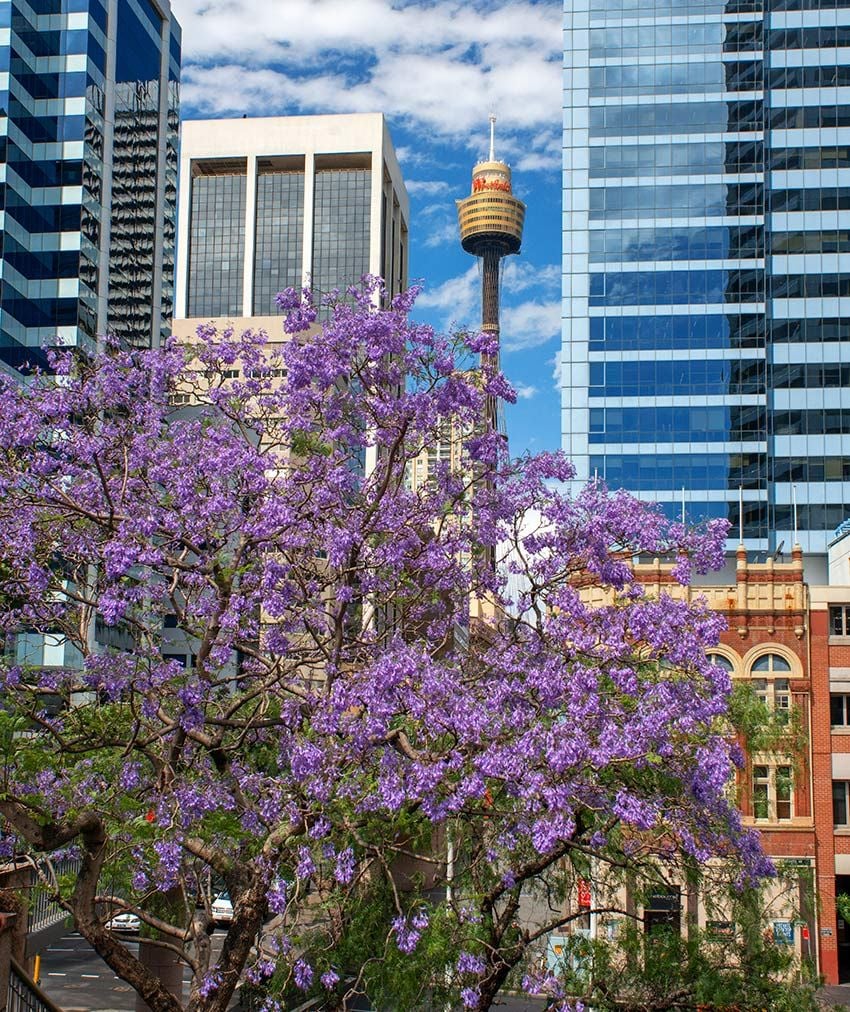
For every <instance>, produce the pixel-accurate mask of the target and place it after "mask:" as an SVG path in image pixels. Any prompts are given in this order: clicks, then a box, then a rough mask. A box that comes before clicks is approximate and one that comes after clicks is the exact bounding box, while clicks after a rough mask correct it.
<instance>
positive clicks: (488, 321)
mask: <svg viewBox="0 0 850 1012" xmlns="http://www.w3.org/2000/svg"><path fill="white" fill-rule="evenodd" d="M503 256H504V250H502V249H500V248H499V247H498V246H496V245H495V244H494V245H488V246H485V247H484V249H483V250H482V253H481V260H482V272H481V273H482V279H481V329H482V330H485V331H487V332H488V333H495V334H498V333H499V262H500V261H501V259H502V257H503Z"/></svg>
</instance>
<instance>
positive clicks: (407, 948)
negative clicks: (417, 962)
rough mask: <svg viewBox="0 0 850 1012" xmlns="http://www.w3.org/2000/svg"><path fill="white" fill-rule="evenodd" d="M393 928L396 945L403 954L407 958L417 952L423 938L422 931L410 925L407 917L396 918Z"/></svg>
mask: <svg viewBox="0 0 850 1012" xmlns="http://www.w3.org/2000/svg"><path fill="white" fill-rule="evenodd" d="M426 926H427V922H426ZM392 928H393V932H394V933H395V940H396V945H397V946H398V947H399V949H400V950H401V952H403V953H404V954H405V955H407V956H409V955H410V954H411V953H412V952H415V951H416V946H417V945H418V944H419V939H420V938H421V937H422V929H421V928H420V929H418V928H417V927H416V926H415V925H413V924H411V923H409V922H408V920H407V918H406V917H396V918H395V919H394V920H393V923H392Z"/></svg>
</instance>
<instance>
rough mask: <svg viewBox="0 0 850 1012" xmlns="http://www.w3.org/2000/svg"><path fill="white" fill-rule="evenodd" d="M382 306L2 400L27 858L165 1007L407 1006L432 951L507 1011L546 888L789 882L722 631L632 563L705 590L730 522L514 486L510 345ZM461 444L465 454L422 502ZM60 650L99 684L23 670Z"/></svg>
mask: <svg viewBox="0 0 850 1012" xmlns="http://www.w3.org/2000/svg"><path fill="white" fill-rule="evenodd" d="M379 292H380V289H379V284H378V282H376V281H373V280H368V281H367V282H366V283H365V285H364V287H363V289H362V290H360V291H358V292H356V293H354V292H352V293H349V297H348V298H347V300H341V301H338V302H337V303H336V305H335V307H333V308H332V309H331V310H329V317H330V318H329V322H327V323H326V324H324V326H323V327H321V328H319V327H318V326H315V325H314V322H315V320H316V316H317V313H316V310H315V309H314V307H313V304H312V301H311V297H310V294H309V293H295V292H290V293H287V294H286V295H285V296H282V297H281V304H282V308H283V309H284V311H285V313H284V318H283V325H284V327H285V331H286V333H287V334H289V335H292V338H291V340H288V341H286V342H283V341H281V343H280V344H279V345H278V346H276V347H277V351H276V350H275V349H274V347H272V346H271V345H269V344H268V342H267V339H266V338H265V337H264V336H263V335H261V334H256V333H245V334H232V333H216V332H214V331H213V330H212V329H211V328H210V329H201V331H200V332H199V334H198V337H197V340H195V341H193V342H188V343H184V344H180V343H177V342H174V341H172V342H170V343H168V344H166V345H165V346H164V347H163V348H161V349H158V350H154V351H127V350H122V349H121V348H118V347H117V346H114V345H111V344H107V346H106V348H105V350H104V351H103V352H102V353H101V354H98V355H97V356H95V357H92V358H87V357H83V356H81V355H79V354H76V353H74V352H72V351H70V350H57V351H56V352H55V353H54V354H53V370H54V373H53V374H52V375H50V376H47V375H35V376H32V377H30V378H29V379H28V380H27V382H26V384H25V385H19V384H16V383H13V382H10V381H2V387H0V623H2V625H0V628H2V632H3V633H4V634H5V635H6V637H7V640H8V643H9V649H7V652H6V656H5V659H4V660H3V661H2V680H3V696H2V706H3V709H2V713H0V720H2V723H3V727H2V728H0V730H2V731H3V733H2V734H0V743H2V749H3V751H4V753H5V754H4V756H3V773H2V777H3V779H2V784H0V814H2V816H3V819H4V830H5V836H4V839H3V845H4V847H5V853H6V855H8V856H9V857H11V856H12V855H17V856H18V857H24V856H29V857H30V858H31V859H32V861H33V862H35V863H36V864H37V866H38V868H39V869H40V871H41V874H42V877H43V880H44V883H45V888H48V889H49V890H50V891H51V893H52V895H54V897H55V898H56V899H57V900H58V901H59V902H60V903H61V904H62V905H63V906H64V907H65V909H67V911H68V912H69V913H70V914H71V915H72V917H73V922H74V925H75V927H76V929H77V930H78V931H79V932H80V933H81V934H82V935H83V936H84V937H85V938H86V939H87V940H88V941H89V942H90V944H91V945H92V946H93V948H94V949H95V950H96V951H97V952H98V953H99V954H100V955H101V956H102V957H103V958H104V959H105V960H106V962H107V963H108V964H109V965H110V966H111V967H112V968H113V970H114V971H115V973H116V974H118V975H119V976H120V977H121V978H123V979H124V980H125V981H127V982H128V983H129V984H130V985H132V987H133V988H135V989H136V991H137V992H138V993H139V995H141V996H142V997H143V998H144V1000H145V1001H146V1002H147V1003H148V1005H149V1006H150V1007H151V1008H152V1009H154V1010H157V1012H177V1010H179V1009H191V1010H192V1012H224V1010H225V1009H226V1008H227V1006H228V1004H229V1003H230V1002H231V1000H232V997H233V994H234V989H235V988H236V986H237V984H239V983H240V982H247V984H248V986H249V987H251V986H253V987H254V989H255V992H256V993H259V994H265V995H266V996H267V997H266V998H265V1001H266V1005H267V1007H269V1008H272V1007H276V1004H275V1003H276V1002H279V1003H282V1004H281V1005H280V1006H279V1007H285V1005H286V1002H287V1001H290V1000H291V995H293V994H296V993H299V994H302V995H303V994H308V993H312V992H316V993H323V994H325V995H326V996H327V1000H328V1006H327V1007H336V1005H335V1003H337V1002H340V1001H341V1000H342V997H343V996H344V994H345V993H346V992H347V991H352V990H357V989H359V988H362V987H363V986H364V985H365V984H368V982H369V981H370V979H374V980H375V981H376V986H378V987H383V988H384V989H385V990H386V987H387V984H386V980H385V979H384V982H383V983H381V980H380V979H379V978H380V976H381V974H382V973H384V974H385V973H386V972H387V971H386V968H387V967H390V968H396V969H397V971H398V976H397V979H398V981H399V982H402V981H404V980H407V981H408V983H407V984H405V985H404V986H411V987H412V986H413V984H411V983H410V978H409V976H408V977H407V978H405V974H404V969H403V967H404V965H405V963H406V961H407V962H409V963H410V964H411V965H414V964H415V963H416V960H417V959H423V964H422V965H423V966H424V965H425V963H426V962H427V961H425V960H424V958H423V956H422V954H423V952H424V951H425V950H426V949H428V951H429V952H430V957H431V963H432V965H436V966H438V967H439V971H438V972H437V973H433V974H432V975H431V977H430V978H429V979H424V978H423V979H421V980H419V984H420V985H421V987H422V988H429V989H430V990H431V993H432V994H441V995H445V996H447V998H448V999H451V1000H454V1001H460V1002H462V1003H463V1005H464V1006H466V1007H468V1008H473V1009H486V1008H489V1007H490V1005H491V1003H492V1001H493V999H494V996H495V994H496V992H497V991H498V989H499V988H500V987H501V986H502V985H503V984H504V982H505V981H506V980H508V979H509V977H510V975H511V973H512V972H514V970H515V968H517V972H518V973H519V972H520V968H521V967H522V966H523V960H524V959H525V955H526V952H527V951H528V950H529V949H533V948H534V947H535V946H539V944H540V940H541V939H542V938H543V937H544V933H545V932H544V928H545V927H546V925H544V924H541V928H540V929H539V930H534V931H531V930H529V929H528V928H524V927H523V926H522V923H523V922H522V920H521V918H520V917H519V915H518V911H519V910H520V907H521V905H522V903H523V902H525V897H526V896H527V895H528V894H529V893H530V892H531V891H533V887H534V884H535V883H539V882H540V881H542V878H541V876H545V875H546V874H547V873H550V872H552V873H554V872H555V871H557V870H558V869H561V868H565V867H569V866H571V865H575V864H576V862H578V861H588V860H593V861H604V862H610V863H614V864H618V865H619V866H622V867H628V866H629V862H630V861H634V862H635V863H637V862H639V861H640V860H645V859H646V856H647V854H648V853H649V852H650V851H652V850H653V848H655V849H656V850H657V852H658V853H659V854H661V855H663V856H664V857H665V858H670V857H674V856H675V855H676V854H677V853H680V854H683V855H688V856H689V857H690V859H695V860H697V861H700V862H703V861H706V860H707V859H708V858H710V857H711V856H712V855H720V854H722V855H723V856H724V857H725V858H727V859H732V858H734V859H735V860H736V861H737V862H738V865H739V867H740V871H741V874H742V876H743V877H744V878H752V877H758V876H759V875H761V874H763V873H764V872H765V871H767V864H766V862H765V861H764V859H763V858H762V856H761V854H760V850H759V847H758V842H757V839H756V838H755V837H754V836H753V835H752V834H750V833H748V832H746V831H744V830H743V829H742V827H741V824H740V820H739V817H738V814H737V812H736V811H735V810H734V808H733V807H732V806H730V804H729V802H728V800H727V795H726V788H727V786H728V783H729V781H730V778H731V777H732V776H733V772H734V770H733V759H734V758H735V757H734V754H733V748H732V747H731V746H730V745H729V743H728V740H727V738H726V737H724V728H723V725H722V718H723V715H724V712H725V708H726V705H727V695H728V692H729V682H728V677H727V675H726V673H725V672H724V671H722V670H720V669H719V668H716V667H714V666H712V665H711V664H710V663H708V662H707V661H706V657H705V647H706V646H707V645H710V644H712V643H714V642H715V641H716V637H717V634H718V619H717V618H716V617H715V616H713V615H712V614H711V613H710V612H709V611H708V610H707V608H706V607H704V606H703V605H702V604H700V603H688V602H687V601H684V600H679V601H676V600H674V599H673V598H672V597H667V596H664V595H662V596H661V597H657V598H653V597H651V596H648V595H647V594H645V593H644V592H643V590H642V589H641V587H640V586H638V585H636V583H635V582H634V581H633V578H632V574H631V571H630V568H629V565H628V562H629V560H630V558H631V557H632V556H633V555H634V554H635V553H650V554H652V555H654V556H658V555H661V556H673V557H675V558H677V559H678V566H677V570H676V572H677V573H678V576H679V577H680V579H681V580H683V581H686V580H687V579H688V576H689V572H690V570H691V568H692V567H697V568H705V567H707V566H711V565H713V564H715V563H716V562H717V561H718V560H719V559H720V558H721V553H722V546H723V538H724V535H725V528H724V526H723V525H722V524H721V525H715V526H713V527H712V526H709V527H708V528H707V529H705V530H703V531H702V532H695V531H688V530H685V529H684V528H682V527H681V526H679V525H676V524H670V523H668V522H667V521H665V520H664V518H663V517H662V516H661V515H660V514H659V513H658V512H656V511H654V510H653V509H651V508H649V507H647V506H644V505H642V504H640V503H638V502H637V501H635V500H634V499H632V498H630V497H629V496H627V495H625V494H623V493H617V494H614V495H609V494H608V493H607V491H606V490H605V488H604V487H603V486H602V485H601V484H592V485H591V486H589V487H588V488H587V489H586V490H585V491H583V492H582V493H581V494H579V495H577V496H575V497H572V498H571V497H568V496H566V495H564V494H562V493H560V492H559V491H557V488H558V487H559V484H560V483H563V482H564V481H566V480H568V479H570V477H571V476H572V474H573V471H572V468H571V466H570V465H569V463H568V462H567V461H566V459H565V458H564V457H562V456H561V455H559V454H544V455H540V456H537V457H526V458H523V459H521V460H518V461H511V460H509V459H508V457H507V455H506V452H505V448H504V445H503V440H502V438H501V437H500V436H499V435H498V434H497V433H492V432H487V431H484V430H482V426H481V424H480V422H481V419H482V417H483V415H484V404H485V399H486V398H487V397H498V398H506V399H508V400H510V399H511V398H512V396H513V395H512V392H511V389H510V387H509V386H508V384H507V383H506V382H505V380H504V379H503V377H502V376H501V375H500V374H498V373H497V372H495V371H492V370H485V371H484V372H483V374H482V373H476V372H474V371H469V369H468V366H469V364H470V361H471V359H472V357H473V356H477V355H478V354H480V353H481V352H485V353H487V352H492V351H493V350H494V349H493V348H492V347H491V346H490V343H489V342H491V341H492V338H487V337H485V336H469V335H465V336H464V335H461V336H456V337H445V336H441V335H437V334H435V333H434V332H433V331H432V330H431V329H429V328H428V327H424V326H418V325H414V324H412V323H410V322H409V321H408V314H409V312H410V310H411V308H412V305H413V300H414V295H415V293H413V292H409V293H407V294H405V295H403V296H399V297H397V298H396V299H394V300H393V301H392V303H391V304H390V305H389V306H388V307H387V308H376V304H377V303H379V302H380V299H379V297H378V296H379ZM485 360H488V361H492V358H486V356H485ZM447 419H450V420H451V422H450V424H448V426H447V421H446V420H447ZM447 429H448V430H450V431H451V432H452V433H453V434H454V438H455V440H456V441H458V442H459V443H460V444H462V446H461V448H460V453H459V455H456V456H455V457H453V458H451V460H449V459H446V458H445V455H443V459H442V463H440V462H438V461H435V462H434V463H433V466H432V467H431V469H430V471H429V476H428V479H427V480H426V481H420V482H418V483H416V484H415V485H414V484H411V481H410V473H411V470H412V465H413V462H414V461H415V460H416V459H418V458H419V457H420V455H421V454H422V453H423V451H427V449H428V448H429V447H434V446H435V444H436V443H437V441H438V440H439V439H440V438H441V437H442V438H445V436H446V432H447ZM561 487H563V486H561ZM494 556H495V557H496V558H497V559H505V558H507V559H509V561H508V562H507V563H506V564H497V565H495V566H494V565H493V559H494ZM588 583H590V584H594V585H596V586H598V587H603V588H613V590H614V591H615V593H614V596H613V598H612V599H611V603H609V604H607V605H606V606H598V607H591V606H590V605H589V604H586V603H584V602H585V598H584V597H583V596H582V591H581V587H582V586H583V585H587V584H588ZM509 588H513V590H510V589H509ZM517 588H518V589H517ZM35 634H46V635H48V636H50V637H53V641H54V642H59V643H63V644H66V645H68V646H74V647H75V648H76V650H77V651H78V653H79V662H78V663H75V664H72V665H69V666H67V667H61V666H44V665H43V664H29V663H27V656H26V652H25V651H24V650H22V649H21V648H20V645H21V644H22V643H23V644H26V643H31V642H32V641H33V640H32V637H33V635H35ZM15 644H17V645H18V647H17V654H16V653H15V649H16V647H15ZM68 653H69V651H66V656H68ZM69 854H70V855H71V856H76V857H77V858H78V870H77V871H75V872H74V873H73V874H72V875H65V876H58V877H55V878H54V877H53V875H52V869H53V868H55V867H56V858H57V856H59V855H65V856H67V855H69ZM225 889H226V890H227V891H228V893H229V895H230V898H231V901H232V904H233V917H232V921H231V923H230V925H229V927H228V928H227V931H226V935H225V938H224V944H223V947H222V948H221V950H220V953H219V952H218V951H217V949H215V950H214V949H212V948H211V946H210V944H209V931H210V919H211V914H210V896H214V895H215V894H216V893H217V892H220V891H223V890H225ZM547 909H548V910H549V911H550V914H549V918H550V920H551V926H562V925H563V923H565V921H564V915H563V910H562V909H560V908H558V904H557V903H555V904H554V905H553V904H551V903H550V905H549V907H547ZM122 910H129V911H133V912H135V913H137V914H138V916H140V917H141V919H142V921H143V927H144V933H145V934H146V935H147V936H148V941H147V942H146V945H148V946H153V947H159V948H160V949H162V950H164V951H165V952H169V953H171V954H172V955H173V956H174V958H175V959H179V960H181V961H183V962H185V964H187V965H188V966H189V967H190V968H191V972H192V985H191V990H190V994H189V996H188V997H187V998H186V999H184V1000H180V999H179V998H177V997H174V996H173V995H172V994H170V993H169V991H168V990H167V988H166V987H165V986H164V985H163V983H162V982H161V980H160V979H159V977H158V976H157V974H155V973H154V972H153V971H152V970H151V969H149V968H148V967H147V965H144V964H143V962H142V961H141V960H140V959H139V958H137V956H136V955H134V954H133V953H132V952H131V951H130V949H128V947H127V946H126V945H125V944H124V942H123V941H122V940H121V938H120V936H119V935H117V934H116V933H115V932H114V931H112V930H111V928H110V927H109V926H108V924H107V922H108V920H109V918H110V917H111V916H112V915H113V914H115V913H116V912H117V911H122ZM361 945H362V948H358V946H361ZM429 947H430V948H429ZM214 953H215V954H214ZM393 972H395V971H393ZM426 976H427V975H426ZM264 982H265V983H264ZM398 986H399V987H401V986H402V984H401V983H399V985H398ZM422 994H423V995H424V994H425V991H424V990H423V992H422ZM275 995H279V996H281V997H277V998H276V997H274V996H275ZM287 995H289V996H290V997H289V998H287V997H285V996H287ZM420 1000H421V1001H422V1003H423V1005H424V1000H425V999H424V998H416V997H412V998H410V997H409V998H404V997H401V998H397V999H396V1001H397V1004H396V1006H395V1007H398V1008H402V1007H404V1008H415V1007H417V1003H418V1002H420ZM406 1003H407V1004H406Z"/></svg>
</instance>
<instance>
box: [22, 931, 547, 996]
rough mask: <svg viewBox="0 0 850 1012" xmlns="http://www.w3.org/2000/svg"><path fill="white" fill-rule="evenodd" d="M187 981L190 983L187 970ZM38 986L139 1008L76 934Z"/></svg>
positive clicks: (49, 962)
mask: <svg viewBox="0 0 850 1012" xmlns="http://www.w3.org/2000/svg"><path fill="white" fill-rule="evenodd" d="M223 940H224V932H222V931H217V932H216V933H215V934H214V935H213V947H214V950H216V951H217V950H218V949H220V947H221V944H222V942H223ZM126 942H127V944H128V945H129V947H130V949H131V950H132V951H133V952H134V953H135V952H137V951H138V941H136V940H135V939H133V938H132V937H131V936H128V937H127V939H126ZM184 980H185V981H186V983H187V984H188V981H189V972H188V971H186V975H185V977H184ZM39 983H40V984H41V987H42V989H43V990H44V991H45V992H46V993H47V995H48V996H49V997H50V998H52V999H53V1001H55V1002H56V1004H57V1005H59V1007H60V1008H61V1009H63V1012H132V1010H133V1009H134V1008H135V1007H136V996H135V993H134V991H133V989H132V988H131V987H130V986H129V984H125V983H124V981H123V980H121V979H120V978H118V977H116V976H115V974H114V973H113V972H112V970H111V969H110V968H109V967H108V966H107V965H106V963H104V962H103V960H102V959H101V958H100V956H97V955H95V953H94V952H93V951H92V949H91V947H90V946H89V944H88V942H86V941H84V940H83V939H82V938H81V937H80V936H79V935H77V934H68V935H64V936H63V938H62V939H61V941H60V942H59V943H58V945H54V946H51V947H50V948H49V949H46V950H45V952H44V953H43V955H42V959H41V977H40V981H39ZM186 993H187V994H188V987H187V991H186ZM544 1005H545V1003H544V1002H542V1001H531V1000H529V999H527V998H525V999H523V998H514V997H509V996H507V995H506V996H504V997H502V998H500V999H499V1004H498V1005H495V1006H494V1008H495V1009H498V1010H500V1012H538V1010H541V1009H543V1008H544Z"/></svg>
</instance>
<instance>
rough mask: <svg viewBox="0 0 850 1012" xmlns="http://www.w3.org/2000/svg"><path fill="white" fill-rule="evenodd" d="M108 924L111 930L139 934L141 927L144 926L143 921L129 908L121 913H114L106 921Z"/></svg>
mask: <svg viewBox="0 0 850 1012" xmlns="http://www.w3.org/2000/svg"><path fill="white" fill-rule="evenodd" d="M106 926H107V928H109V930H110V931H123V932H125V933H127V934H138V932H139V928H140V927H141V926H142V922H141V921H140V920H139V918H138V917H137V916H136V915H135V914H131V913H130V911H129V910H125V911H124V912H123V913H121V914H113V915H112V917H110V918H109V920H108V921H107V922H106Z"/></svg>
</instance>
